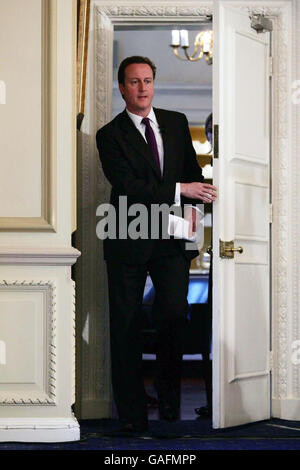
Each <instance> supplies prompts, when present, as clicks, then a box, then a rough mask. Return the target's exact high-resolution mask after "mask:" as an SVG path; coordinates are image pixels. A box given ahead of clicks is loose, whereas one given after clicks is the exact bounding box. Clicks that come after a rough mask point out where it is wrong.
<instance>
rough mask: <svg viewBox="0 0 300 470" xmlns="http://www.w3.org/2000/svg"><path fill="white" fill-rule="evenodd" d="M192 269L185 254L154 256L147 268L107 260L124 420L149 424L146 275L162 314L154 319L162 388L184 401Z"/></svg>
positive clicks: (116, 381)
mask: <svg viewBox="0 0 300 470" xmlns="http://www.w3.org/2000/svg"><path fill="white" fill-rule="evenodd" d="M189 265H190V261H188V260H187V259H186V257H185V256H184V254H183V253H182V252H181V251H178V253H177V254H173V255H171V256H159V257H158V256H152V258H151V259H150V260H149V261H148V262H147V263H145V264H136V265H132V264H125V263H119V262H118V261H116V260H107V273H108V286H109V304H110V335H111V367H112V385H113V392H114V399H115V403H116V406H117V410H118V414H119V418H120V420H122V421H127V422H132V423H136V422H145V421H147V406H146V397H145V390H144V383H143V376H142V347H141V327H142V315H141V313H142V312H141V306H142V301H143V292H144V287H145V282H146V277H147V273H148V272H149V274H150V276H151V279H152V282H153V285H154V288H155V292H156V300H155V302H156V304H157V306H158V311H159V315H158V316H157V317H158V318H157V319H156V330H157V344H158V350H157V367H158V384H159V385H160V386H161V387H162V388H163V389H164V393H171V392H172V390H173V391H174V390H177V395H176V396H177V401H179V400H180V373H181V359H182V348H181V331H182V325H183V324H184V322H185V320H186V317H187V313H188V302H187V293H188V284H189ZM178 406H179V403H178Z"/></svg>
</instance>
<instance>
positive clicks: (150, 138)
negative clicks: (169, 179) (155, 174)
mask: <svg viewBox="0 0 300 470" xmlns="http://www.w3.org/2000/svg"><path fill="white" fill-rule="evenodd" d="M142 124H145V126H146V133H145V136H146V140H147V143H148V145H149V147H150V149H151V152H152V154H153V157H154V160H155V163H156V165H157V168H158V169H159V173H161V168H160V162H159V155H158V148H157V143H156V139H155V135H154V132H153V129H152V127H151V124H150V119H149V118H147V117H146V118H144V119H142Z"/></svg>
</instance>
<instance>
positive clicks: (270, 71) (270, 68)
mask: <svg viewBox="0 0 300 470" xmlns="http://www.w3.org/2000/svg"><path fill="white" fill-rule="evenodd" d="M272 75H273V57H271V56H270V57H269V77H272Z"/></svg>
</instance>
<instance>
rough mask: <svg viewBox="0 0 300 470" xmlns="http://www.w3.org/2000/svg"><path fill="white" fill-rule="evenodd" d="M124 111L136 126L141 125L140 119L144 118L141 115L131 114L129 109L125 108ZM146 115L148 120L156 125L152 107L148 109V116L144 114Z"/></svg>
mask: <svg viewBox="0 0 300 470" xmlns="http://www.w3.org/2000/svg"><path fill="white" fill-rule="evenodd" d="M126 112H127V114H128V116H129V117H130V119H131V120H132V121H133V123H134V125H135V126H136V127H139V126H140V125H141V122H142V120H143V119H144V118H143V116H139V115H138V114H133V113H131V112H130V111H128V109H127V108H126ZM146 117H147V118H149V119H150V121H152V122H153V123H154V124H155V125H156V126H158V122H157V119H156V116H155V113H154V111H153V108H151V109H150V112H149V114H148V116H146Z"/></svg>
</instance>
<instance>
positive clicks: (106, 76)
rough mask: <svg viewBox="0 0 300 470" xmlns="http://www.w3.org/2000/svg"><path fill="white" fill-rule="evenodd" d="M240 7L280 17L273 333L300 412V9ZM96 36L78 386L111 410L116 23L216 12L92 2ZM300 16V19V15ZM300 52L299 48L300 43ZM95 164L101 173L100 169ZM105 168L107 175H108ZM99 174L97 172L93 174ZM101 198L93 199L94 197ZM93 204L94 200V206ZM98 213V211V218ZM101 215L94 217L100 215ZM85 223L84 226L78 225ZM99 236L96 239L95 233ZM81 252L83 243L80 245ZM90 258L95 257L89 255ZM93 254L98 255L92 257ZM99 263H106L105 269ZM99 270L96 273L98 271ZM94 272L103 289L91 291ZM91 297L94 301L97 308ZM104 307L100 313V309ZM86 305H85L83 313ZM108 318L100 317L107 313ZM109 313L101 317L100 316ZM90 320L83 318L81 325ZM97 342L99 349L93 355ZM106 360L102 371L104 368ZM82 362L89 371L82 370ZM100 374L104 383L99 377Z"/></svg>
mask: <svg viewBox="0 0 300 470" xmlns="http://www.w3.org/2000/svg"><path fill="white" fill-rule="evenodd" d="M228 3H229V4H231V5H232V6H234V7H237V8H241V9H244V10H248V11H249V12H250V11H251V12H254V13H265V14H266V15H267V16H269V17H271V18H272V19H273V21H274V32H273V38H272V40H273V58H274V68H273V103H272V106H273V122H272V129H273V132H272V134H273V135H272V201H273V225H272V273H273V274H272V338H273V372H272V384H273V386H272V388H273V390H272V396H273V400H272V405H273V412H272V415H273V416H277V417H280V418H285V419H300V405H299V398H300V368H299V365H297V364H294V365H293V363H292V360H291V356H292V345H293V341H296V340H298V339H300V319H299V313H298V302H299V301H298V276H299V275H298V271H297V259H296V253H297V252H298V250H297V248H298V241H297V225H298V217H297V213H298V211H299V203H300V197H299V192H298V187H299V181H298V180H299V176H298V174H299V170H298V171H297V169H298V164H297V152H296V145H297V136H296V119H297V115H296V112H297V109H296V108H297V107H296V106H295V105H293V104H292V99H291V94H292V80H296V34H295V33H296V31H295V30H296V27H295V26H296V13H297V14H298V17H299V19H300V11H299V10H297V5H296V2H295V0H282V1H276V0H270V1H268V0H260V1H245V0H243V1H232V0H228ZM91 5H92V6H91V23H90V43H89V53H88V70H87V95H86V116H85V119H84V121H83V124H82V133H83V134H82V142H81V146H80V153H81V155H82V156H81V159H82V167H81V176H80V178H81V182H82V184H81V206H82V208H83V213H82V214H83V218H82V224H83V225H82V238H83V243H84V239H86V240H88V241H89V247H90V249H92V250H93V256H91V257H90V258H89V261H88V262H87V261H86V262H84V261H83V262H82V278H83V279H85V282H82V283H80V285H78V283H77V289H78V290H79V296H80V297H81V298H82V300H83V302H82V304H81V307H82V308H83V309H84V312H85V313H86V311H87V310H89V324H91V323H92V324H94V325H95V329H94V328H93V327H92V328H90V331H91V334H90V338H89V346H90V348H81V347H80V345H79V351H80V357H79V363H77V364H79V367H78V369H79V370H78V374H77V376H78V380H77V387H79V392H80V395H81V398H80V401H81V411H80V415H81V416H82V417H94V418H96V417H104V416H109V414H110V405H109V404H110V399H111V398H110V396H111V395H110V387H109V381H108V380H107V377H108V367H109V361H108V307H107V290H106V277H105V273H104V262H103V258H102V255H101V246H100V244H99V240H97V239H96V235H95V226H96V217H95V208H96V205H97V204H99V202H104V201H107V200H108V194H109V187H108V185H106V184H105V179H104V177H103V178H102V176H103V174H102V173H101V168H100V165H99V162H98V152H97V150H96V146H95V133H96V130H97V129H98V128H100V127H101V126H103V125H104V124H105V123H107V122H108V121H109V120H110V119H111V110H112V52H113V30H114V25H115V24H118V25H120V24H123V25H124V24H138V23H139V24H141V23H143V24H145V23H150V24H151V23H168V22H171V23H172V24H174V23H175V22H179V23H181V24H182V23H183V22H197V21H198V20H199V17H200V16H203V15H207V14H212V12H213V1H196V2H191V1H187V0H186V1H185V0H181V2H178V1H177V2H176V1H175V2H174V1H172V0H171V1H162V2H159V3H157V2H155V0H152V2H149V1H146V0H142V1H134V0H131V1H124V0H123V1H122V2H120V1H109V0H105V1H103V0H92V2H91ZM298 21H299V20H298ZM298 52H299V51H298ZM95 170H96V173H97V175H98V176H96V177H95V176H94V175H95ZM101 175H102V176H101ZM91 177H93V179H91ZM93 197H94V200H96V201H97V204H93V202H92V204H91V200H92V198H93ZM91 207H92V210H91V211H89V210H88V209H87V208H91ZM91 217H92V218H91ZM93 221H95V223H93ZM79 230H80V227H79ZM91 239H92V241H91ZM81 251H82V258H83V257H84V250H83V249H82V248H81ZM87 259H88V258H87ZM93 260H94V261H93ZM99 268H100V270H99ZM95 275H96V278H95ZM88 279H93V282H95V284H94V286H95V289H96V290H97V289H98V291H99V295H98V296H95V297H94V299H90V300H89V302H90V303H89V306H88V305H86V307H85V306H84V302H85V300H84V299H89V298H90V295H89V291H90V289H91V285H90V284H89V282H88ZM91 303H92V305H93V306H94V309H93V308H91ZM99 311H100V315H101V317H100V315H99ZM80 313H82V312H79V314H80ZM100 318H101V319H102V320H101V319H100ZM99 321H100V322H101V321H102V324H99ZM84 326H86V322H85V321H82V328H83V327H84ZM92 350H95V351H96V354H93V355H91V351H92ZM101 367H102V372H101V370H100V369H101ZM81 370H82V372H81ZM99 382H100V383H99Z"/></svg>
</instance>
